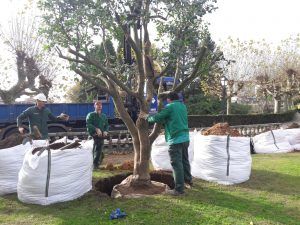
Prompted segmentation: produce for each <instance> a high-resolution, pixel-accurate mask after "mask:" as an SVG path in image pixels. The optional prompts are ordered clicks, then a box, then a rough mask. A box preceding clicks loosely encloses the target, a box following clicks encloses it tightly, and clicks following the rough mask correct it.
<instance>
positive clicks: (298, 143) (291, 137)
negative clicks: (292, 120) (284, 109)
mask: <svg viewBox="0 0 300 225" xmlns="http://www.w3.org/2000/svg"><path fill="white" fill-rule="evenodd" d="M282 132H283V134H284V135H285V136H286V137H287V139H288V142H289V143H290V145H291V146H292V148H293V149H294V150H296V151H300V128H294V129H286V130H283V131H282Z"/></svg>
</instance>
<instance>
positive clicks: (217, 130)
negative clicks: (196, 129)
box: [202, 123, 242, 137]
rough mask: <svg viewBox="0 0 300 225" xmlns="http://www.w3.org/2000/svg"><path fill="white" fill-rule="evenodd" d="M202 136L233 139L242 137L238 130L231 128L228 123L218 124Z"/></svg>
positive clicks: (203, 132)
mask: <svg viewBox="0 0 300 225" xmlns="http://www.w3.org/2000/svg"><path fill="white" fill-rule="evenodd" d="M202 135H230V136H231V137H240V136H242V135H241V134H240V133H239V132H238V130H236V129H232V128H230V127H229V124H228V123H217V124H215V125H214V126H212V127H211V128H209V129H207V130H205V131H202Z"/></svg>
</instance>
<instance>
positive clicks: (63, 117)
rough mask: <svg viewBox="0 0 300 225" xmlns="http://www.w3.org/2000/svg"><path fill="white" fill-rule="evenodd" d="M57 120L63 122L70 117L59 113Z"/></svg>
mask: <svg viewBox="0 0 300 225" xmlns="http://www.w3.org/2000/svg"><path fill="white" fill-rule="evenodd" d="M57 118H60V119H61V120H64V121H68V120H69V118H70V117H69V115H67V114H64V113H61V114H60V115H59V116H58V117H57Z"/></svg>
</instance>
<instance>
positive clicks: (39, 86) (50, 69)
mask: <svg viewBox="0 0 300 225" xmlns="http://www.w3.org/2000/svg"><path fill="white" fill-rule="evenodd" d="M0 35H1V39H2V40H3V41H4V43H5V44H6V46H7V47H8V50H9V51H10V52H11V53H12V55H13V56H14V57H15V64H16V68H17V79H16V80H17V82H16V83H15V84H14V85H12V86H10V87H8V88H6V89H0V97H1V98H2V100H3V101H4V102H5V103H13V102H14V101H15V99H16V98H17V97H20V95H23V94H25V95H32V94H37V93H39V92H43V93H44V94H45V95H46V96H48V94H49V90H50V88H51V87H52V83H51V82H52V79H53V78H54V74H55V73H56V71H57V67H56V65H55V64H54V63H53V58H52V55H51V53H48V52H47V51H45V49H44V48H43V43H44V39H43V38H42V37H41V36H40V35H39V34H38V23H37V20H36V19H35V18H31V17H30V16H28V15H26V14H21V15H20V16H19V17H17V18H15V19H12V21H11V23H10V25H9V29H8V31H5V30H3V29H2V30H1V33H0ZM8 72H9V73H10V72H12V71H9V70H6V71H4V72H2V74H1V76H3V78H4V79H6V77H7V78H8V79H12V78H11V77H10V76H11V75H10V74H7V73H8ZM37 78H38V80H37ZM27 89H30V90H31V91H29V92H28V91H27Z"/></svg>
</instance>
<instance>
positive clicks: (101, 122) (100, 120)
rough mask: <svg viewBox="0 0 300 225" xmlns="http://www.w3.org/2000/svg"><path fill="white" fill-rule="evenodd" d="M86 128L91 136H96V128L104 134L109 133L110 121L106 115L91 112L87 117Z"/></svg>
mask: <svg viewBox="0 0 300 225" xmlns="http://www.w3.org/2000/svg"><path fill="white" fill-rule="evenodd" d="M86 128H87V131H88V133H89V135H91V136H94V135H95V133H96V130H95V128H99V129H100V130H101V131H102V132H103V131H108V120H107V117H106V115H105V114H104V113H101V114H100V115H99V114H98V113H97V112H90V113H89V114H88V115H87V116H86Z"/></svg>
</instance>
